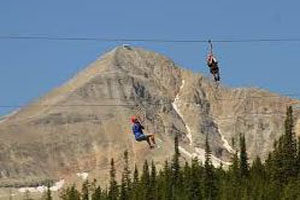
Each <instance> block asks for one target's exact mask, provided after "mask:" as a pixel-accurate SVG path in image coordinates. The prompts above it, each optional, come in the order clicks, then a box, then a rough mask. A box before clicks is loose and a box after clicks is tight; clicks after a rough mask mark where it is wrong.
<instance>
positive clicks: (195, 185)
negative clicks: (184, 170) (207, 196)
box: [188, 157, 203, 200]
mask: <svg viewBox="0 0 300 200" xmlns="http://www.w3.org/2000/svg"><path fill="white" fill-rule="evenodd" d="M202 174H203V172H202V171H201V167H200V165H199V161H198V158H197V157H196V158H193V159H192V164H191V169H190V184H189V185H188V187H189V188H188V191H189V192H188V199H189V200H194V199H197V200H201V199H202V194H203V192H202V188H201V185H202V184H201V175H202Z"/></svg>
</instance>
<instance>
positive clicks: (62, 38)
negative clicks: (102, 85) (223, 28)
mask: <svg viewBox="0 0 300 200" xmlns="http://www.w3.org/2000/svg"><path fill="white" fill-rule="evenodd" d="M0 40H56V41H96V42H97V41H98V42H150V43H207V42H209V41H211V42H214V43H259V42H276V43H279V42H280V43H283V42H300V38H258V39H236V40H234V39H228V40H226V39H219V40H218V39H216V40H210V39H209V40H197V39H195V40H185V39H155V38H153V39H152V38H132V39H126V38H105V37H103V38H101V37H71V36H70V37H65V36H30V35H0Z"/></svg>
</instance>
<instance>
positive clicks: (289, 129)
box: [282, 106, 297, 182]
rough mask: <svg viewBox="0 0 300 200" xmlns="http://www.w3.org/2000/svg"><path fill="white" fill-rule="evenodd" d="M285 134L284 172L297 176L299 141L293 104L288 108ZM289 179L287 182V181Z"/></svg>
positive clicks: (289, 175) (288, 176)
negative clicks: (295, 128) (295, 130)
mask: <svg viewBox="0 0 300 200" xmlns="http://www.w3.org/2000/svg"><path fill="white" fill-rule="evenodd" d="M284 125H285V135H284V140H283V152H282V154H283V172H284V175H285V176H286V177H287V179H288V178H290V177H295V176H296V173H297V172H296V169H295V164H296V162H295V161H296V157H297V141H296V135H295V132H294V119H293V109H292V107H291V106H289V107H288V108H287V113H286V120H285V124H284ZM287 179H286V180H285V182H287Z"/></svg>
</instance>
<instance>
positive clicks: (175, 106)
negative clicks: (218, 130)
mask: <svg viewBox="0 0 300 200" xmlns="http://www.w3.org/2000/svg"><path fill="white" fill-rule="evenodd" d="M184 84H185V81H184V80H182V83H181V86H180V88H179V91H178V93H177V95H176V97H175V100H174V102H173V103H172V106H173V108H174V110H175V111H176V112H177V114H178V115H179V116H180V118H181V119H182V121H183V122H184V124H185V127H186V130H187V131H188V132H187V135H186V136H187V138H188V139H189V141H190V145H192V144H193V138H192V131H191V129H190V127H189V126H188V125H187V123H186V122H185V121H184V119H183V115H182V113H181V112H180V109H179V106H180V104H181V102H180V99H179V93H180V91H181V90H182V88H183V87H184Z"/></svg>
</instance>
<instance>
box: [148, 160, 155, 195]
mask: <svg viewBox="0 0 300 200" xmlns="http://www.w3.org/2000/svg"><path fill="white" fill-rule="evenodd" d="M156 176H157V174H156V167H155V164H154V162H153V161H152V163H151V175H150V196H149V199H150V200H156V199H157V180H156V178H157V177H156Z"/></svg>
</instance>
